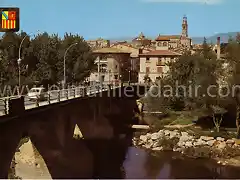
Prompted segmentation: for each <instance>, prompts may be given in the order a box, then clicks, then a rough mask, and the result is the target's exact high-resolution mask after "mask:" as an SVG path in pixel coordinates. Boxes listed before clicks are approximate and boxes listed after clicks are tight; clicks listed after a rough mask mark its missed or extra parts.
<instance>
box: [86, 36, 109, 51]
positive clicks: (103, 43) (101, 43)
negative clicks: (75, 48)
mask: <svg viewBox="0 0 240 180" xmlns="http://www.w3.org/2000/svg"><path fill="white" fill-rule="evenodd" d="M86 42H87V43H88V45H89V46H90V47H91V48H93V49H96V48H106V47H110V40H106V39H102V38H98V39H96V40H89V41H86Z"/></svg>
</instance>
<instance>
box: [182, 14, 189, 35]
mask: <svg viewBox="0 0 240 180" xmlns="http://www.w3.org/2000/svg"><path fill="white" fill-rule="evenodd" d="M182 36H184V37H188V22H187V16H185V15H184V16H183V22H182Z"/></svg>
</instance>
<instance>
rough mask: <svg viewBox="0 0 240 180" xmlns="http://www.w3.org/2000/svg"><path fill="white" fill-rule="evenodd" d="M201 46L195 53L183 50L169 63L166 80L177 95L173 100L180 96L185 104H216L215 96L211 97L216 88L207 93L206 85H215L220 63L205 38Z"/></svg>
mask: <svg viewBox="0 0 240 180" xmlns="http://www.w3.org/2000/svg"><path fill="white" fill-rule="evenodd" d="M202 47H203V48H202V49H201V51H199V52H196V53H195V54H190V53H189V52H185V53H184V54H183V55H182V56H181V57H179V59H178V60H176V61H175V62H171V63H170V64H169V65H170V71H169V74H168V76H167V77H168V78H167V79H166V80H167V82H168V84H170V85H171V87H173V90H174V95H177V96H174V97H173V99H172V100H173V102H178V101H179V98H180V99H182V100H184V102H185V104H188V105H189V104H196V105H197V107H204V106H207V107H208V106H209V105H211V104H216V102H215V100H216V97H215V98H212V97H211V95H217V93H216V91H217V90H218V88H212V89H211V90H212V91H213V92H211V94H208V90H209V89H208V87H209V86H210V85H215V86H216V87H217V80H218V72H221V70H220V69H221V66H222V64H221V62H220V61H217V59H216V55H215V54H214V53H213V52H212V50H211V48H210V47H209V46H208V44H207V43H206V39H205V40H204V42H203V46H202ZM177 86H178V87H177ZM190 108H191V107H190Z"/></svg>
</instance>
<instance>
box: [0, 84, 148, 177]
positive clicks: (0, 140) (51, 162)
mask: <svg viewBox="0 0 240 180" xmlns="http://www.w3.org/2000/svg"><path fill="white" fill-rule="evenodd" d="M126 91H127V92H126ZM144 93H145V87H144V86H139V87H137V86H132V87H131V86H127V87H126V86H123V87H118V88H114V89H113V88H111V89H108V90H106V91H99V92H98V93H87V95H86V96H79V97H77V96H76V97H75V98H69V99H68V100H64V101H60V102H57V103H50V104H48V105H45V106H44V105H43V106H39V107H38V108H32V109H26V110H25V111H22V109H23V105H22V100H19V102H17V100H16V102H17V103H16V104H18V105H19V104H20V101H21V106H22V108H20V109H21V111H15V112H14V113H12V114H11V113H10V114H8V115H6V116H2V117H0V144H1V146H0V159H1V161H0V178H7V174H8V170H9V167H10V164H11V161H12V157H13V156H14V153H15V151H16V147H17V146H18V143H19V141H20V140H21V138H22V137H24V136H28V137H29V138H30V139H31V141H32V143H33V144H34V146H35V147H36V148H37V150H38V151H39V153H40V154H41V155H42V157H43V159H44V160H45V162H46V165H47V166H48V170H49V172H50V174H51V176H52V178H53V179H56V178H92V176H91V173H93V172H94V169H95V168H99V166H98V167H95V165H94V162H96V161H99V160H98V158H99V157H102V156H103V155H100V154H96V153H103V154H106V152H96V149H95V148H96V147H98V145H96V144H98V143H99V142H101V144H102V145H101V146H102V147H101V149H102V151H106V147H105V145H103V144H104V142H105V141H111V142H114V144H117V142H118V137H119V136H120V135H121V134H123V133H124V134H126V133H129V132H130V131H129V130H128V128H127V127H128V124H131V123H132V117H133V116H134V112H133V109H134V108H135V107H136V106H137V104H136V99H138V98H139V95H143V94H144ZM14 103H15V102H14ZM14 106H15V105H13V106H12V107H14ZM10 111H11V110H10ZM76 125H77V126H78V127H79V129H80V131H81V133H82V134H83V138H84V140H80V141H77V140H75V139H74V138H73V134H74V129H75V126H76ZM90 141H91V143H90V145H89V142H90ZM97 141H99V142H98V143H96V144H95V142H97ZM94 144H95V145H94ZM106 144H109V143H106ZM94 149H95V150H94ZM113 149H114V148H113ZM83 157H84V161H80V160H81V159H82V158H83ZM82 160H83V159H82ZM105 161H107V160H106V158H105ZM85 162H88V167H89V168H88V169H89V171H88V172H85V170H86V168H84V167H85ZM65 164H71V166H72V167H68V168H67V169H66V168H64V170H63V169H62V168H63V167H65V166H64V165H65ZM97 164H98V165H99V164H101V163H99V162H98V163H97ZM91 168H93V171H92V170H91ZM60 172H61V173H60ZM84 172H85V173H84ZM59 173H60V174H59ZM89 173H90V174H89ZM105 173H106V172H105ZM112 178H116V177H112Z"/></svg>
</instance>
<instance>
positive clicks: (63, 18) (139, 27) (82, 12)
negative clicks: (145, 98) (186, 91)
mask: <svg viewBox="0 0 240 180" xmlns="http://www.w3.org/2000/svg"><path fill="white" fill-rule="evenodd" d="M0 7H19V8H20V30H23V31H25V32H27V33H31V34H35V33H37V31H40V32H44V31H46V32H48V33H58V34H59V35H60V36H63V35H64V33H65V32H71V33H74V34H75V33H78V34H80V35H81V36H83V37H84V38H85V39H86V40H89V39H95V38H99V37H101V38H107V39H112V38H125V37H136V36H137V35H138V34H139V33H140V32H143V33H144V35H146V36H149V37H156V36H157V35H158V34H169V35H177V34H180V33H181V23H182V17H183V16H184V15H186V16H187V18H188V26H189V36H190V37H200V36H201V37H202V36H206V37H207V36H211V35H214V34H216V33H225V32H236V31H240V23H239V22H240V19H239V17H240V11H239V7H240V0H0Z"/></svg>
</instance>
